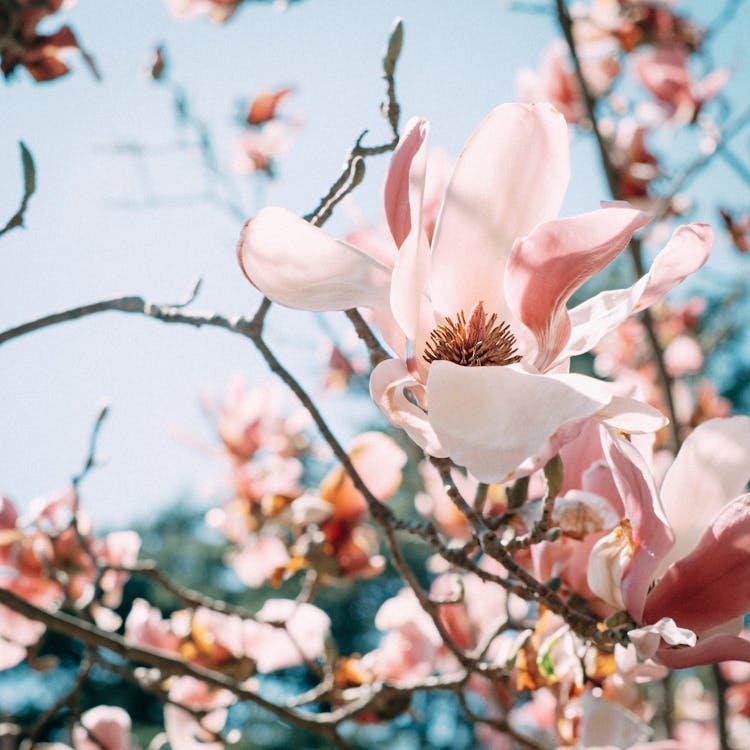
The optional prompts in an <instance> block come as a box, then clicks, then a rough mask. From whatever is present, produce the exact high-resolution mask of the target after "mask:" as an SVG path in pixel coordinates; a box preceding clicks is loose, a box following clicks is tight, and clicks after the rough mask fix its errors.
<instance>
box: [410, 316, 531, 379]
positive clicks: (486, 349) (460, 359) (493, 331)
mask: <svg viewBox="0 0 750 750" xmlns="http://www.w3.org/2000/svg"><path fill="white" fill-rule="evenodd" d="M496 322H497V314H495V313H492V315H490V316H489V317H487V313H485V311H484V306H483V305H482V303H481V302H480V303H479V304H477V306H476V307H475V308H474V310H472V313H471V317H470V318H469V322H468V323H467V322H466V316H465V315H464V313H463V311H461V312H459V313H458V315H456V322H455V323H454V322H453V321H452V320H451V319H450V318H446V319H445V323H443V324H442V325H440V326H438V327H437V328H436V329H435V330H434V331H433V332H432V333H431V334H430V339H431V341H430V342H428V343H427V345H426V346H425V351H424V355H423V356H424V359H425V361H426V362H434V361H435V360H436V359H443V360H446V361H448V362H455V363H456V364H457V365H464V366H466V367H482V366H487V365H496V366H502V365H512V364H513V363H514V362H518V361H519V360H520V359H521V357H520V355H519V354H518V352H517V350H516V337H515V336H514V335H513V333H512V331H511V330H510V326H509V325H508V324H507V323H504V322H501V323H500V325H495V324H496Z"/></svg>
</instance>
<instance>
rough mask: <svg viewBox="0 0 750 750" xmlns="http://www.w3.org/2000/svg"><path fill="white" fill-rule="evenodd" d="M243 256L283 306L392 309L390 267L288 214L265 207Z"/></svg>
mask: <svg viewBox="0 0 750 750" xmlns="http://www.w3.org/2000/svg"><path fill="white" fill-rule="evenodd" d="M237 254H238V257H239V261H240V265H241V266H242V270H243V271H244V273H245V275H246V276H247V278H248V279H249V280H250V282H251V283H252V284H253V285H254V286H256V287H257V288H258V289H259V290H260V291H261V292H262V293H263V294H265V295H266V296H267V297H268V298H269V299H271V300H273V301H274V302H278V303H279V304H281V305H286V306H287V307H294V308H297V309H300V310H312V311H325V310H348V309H350V308H352V307H371V308H375V309H377V308H382V307H383V306H387V301H388V292H389V288H390V281H391V273H390V270H389V269H388V268H386V267H385V266H384V265H382V264H381V263H380V262H378V261H377V260H375V259H374V258H372V257H371V256H369V255H367V254H366V253H364V252H362V251H361V250H358V249H357V248H356V247H353V246H352V245H347V244H346V243H345V242H340V241H338V240H334V239H333V238H331V237H329V236H328V235H327V234H325V232H323V231H322V230H320V229H317V228H316V227H313V226H311V225H310V224H308V223H307V222H306V221H303V220H302V219H300V218H299V217H298V216H295V215H294V214H293V213H291V212H290V211H287V210H286V209H283V208H265V209H263V210H262V211H261V212H260V213H259V214H258V215H257V216H255V218H253V219H250V221H248V222H247V223H246V224H245V227H244V228H243V230H242V234H241V235H240V242H239V245H238V247H237Z"/></svg>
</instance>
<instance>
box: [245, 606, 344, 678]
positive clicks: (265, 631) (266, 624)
mask: <svg viewBox="0 0 750 750" xmlns="http://www.w3.org/2000/svg"><path fill="white" fill-rule="evenodd" d="M271 623H281V627H277V626H276V625H275V624H273V625H272V624H271ZM244 626H245V634H244V639H245V647H244V649H245V653H246V655H247V656H249V657H250V658H252V659H255V661H256V663H257V667H258V671H259V672H263V673H266V672H274V671H276V670H277V669H286V668H287V667H293V666H296V665H298V664H302V663H303V662H304V660H305V659H308V660H313V659H319V658H321V657H322V656H323V652H324V650H325V642H326V639H327V637H328V635H329V632H330V629H331V620H330V618H329V617H328V615H327V614H326V613H325V612H323V610H321V609H318V607H316V606H314V605H312V604H306V603H301V602H295V601H293V600H292V599H267V600H266V603H265V604H264V605H263V607H262V609H261V610H260V611H259V612H258V614H257V622H252V621H250V620H246V621H245V623H244Z"/></svg>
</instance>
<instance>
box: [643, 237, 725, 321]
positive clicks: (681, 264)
mask: <svg viewBox="0 0 750 750" xmlns="http://www.w3.org/2000/svg"><path fill="white" fill-rule="evenodd" d="M713 241H714V233H713V230H712V229H711V227H710V226H709V225H708V224H683V225H682V226H679V227H677V229H675V231H674V233H673V234H672V237H671V238H670V240H669V242H667V244H666V245H665V246H664V248H663V249H662V250H661V252H660V253H659V254H658V255H657V256H656V258H654V262H653V263H652V264H651V269H650V270H649V272H648V273H647V274H646V278H647V279H648V281H647V284H646V289H645V291H644V292H643V294H642V295H641V296H640V298H639V299H638V301H637V303H636V305H635V312H640V311H641V310H645V309H646V308H647V307H651V305H653V304H654V303H655V302H658V301H659V300H660V299H661V298H662V297H663V296H664V295H665V294H666V293H667V292H668V291H670V290H671V289H673V288H674V287H675V286H677V284H679V283H680V282H681V281H682V280H683V279H685V278H686V277H687V276H689V275H690V274H691V273H693V272H694V271H697V270H698V269H699V268H700V267H701V266H702V265H703V264H704V263H705V262H706V261H707V260H708V256H709V253H710V252H711V247H712V246H713Z"/></svg>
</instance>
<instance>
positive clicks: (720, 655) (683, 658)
mask: <svg viewBox="0 0 750 750" xmlns="http://www.w3.org/2000/svg"><path fill="white" fill-rule="evenodd" d="M656 659H658V660H659V661H660V662H661V663H662V664H664V665H665V666H667V667H669V668H670V669H684V668H685V667H698V666H700V665H701V664H716V663H717V662H720V661H750V641H748V640H746V639H745V638H741V637H740V636H738V635H717V636H714V637H713V638H707V639H706V640H705V641H698V643H697V645H695V646H693V648H678V649H672V648H660V649H659V650H658V651H657V652H656Z"/></svg>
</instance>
